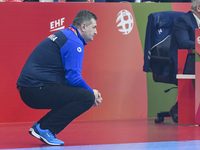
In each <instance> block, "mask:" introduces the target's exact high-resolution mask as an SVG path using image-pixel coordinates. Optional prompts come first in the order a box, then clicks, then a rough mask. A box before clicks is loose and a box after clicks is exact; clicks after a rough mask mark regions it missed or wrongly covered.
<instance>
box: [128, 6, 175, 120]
mask: <svg viewBox="0 0 200 150" xmlns="http://www.w3.org/2000/svg"><path fill="white" fill-rule="evenodd" d="M132 7H133V12H134V15H135V19H136V24H137V27H138V31H139V35H140V39H141V44H142V47H143V50H144V41H145V34H146V25H147V21H148V15H149V14H150V13H153V12H160V11H172V6H171V3H132ZM144 73H145V72H144ZM146 76H147V92H148V117H155V116H156V115H157V113H158V112H160V111H169V110H170V108H171V107H172V105H174V104H175V101H176V98H177V91H178V90H177V88H175V89H172V90H171V91H169V92H168V93H165V92H164V91H165V90H166V89H169V88H171V87H177V86H176V85H173V84H165V83H156V82H154V81H153V78H152V73H146Z"/></svg>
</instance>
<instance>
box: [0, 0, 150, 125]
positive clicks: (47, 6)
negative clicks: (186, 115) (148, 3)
mask: <svg viewBox="0 0 200 150" xmlns="http://www.w3.org/2000/svg"><path fill="white" fill-rule="evenodd" d="M81 9H88V10H91V11H93V12H94V13H95V14H96V15H97V16H98V20H97V25H98V27H97V30H98V34H97V36H95V37H94V41H93V42H91V43H88V45H87V46H86V47H85V58H84V64H83V77H84V78H85V80H86V82H87V83H88V84H89V85H90V86H91V87H92V88H96V89H98V90H99V91H100V92H101V93H102V97H103V103H102V104H101V105H100V106H99V107H95V108H92V109H90V110H89V111H88V112H86V113H85V114H83V115H82V116H80V117H79V118H78V119H79V120H104V119H106V120H107V119H108V120H109V119H135V118H146V117H147V89H146V75H145V74H144V73H143V71H142V66H143V59H142V58H143V52H142V47H141V42H140V39H139V34H138V30H137V25H136V22H135V18H134V14H133V11H132V6H131V4H130V3H107V4H106V3H34V2H33V3H0V14H3V15H1V16H0V20H1V24H0V33H1V34H0V41H1V50H0V66H1V74H0V83H1V85H0V95H1V99H0V100H1V105H0V114H1V117H0V122H20V121H35V120H38V119H39V118H40V117H42V115H44V113H46V111H40V110H33V109H31V108H28V107H27V106H26V105H25V104H24V103H23V102H22V101H21V99H20V97H19V94H18V92H17V90H16V85H15V84H16V81H17V78H18V76H19V74H20V71H21V69H22V67H23V65H24V63H25V61H26V59H27V57H28V56H29V54H30V53H31V52H32V50H33V49H34V48H35V47H36V46H37V44H38V43H39V42H40V41H41V40H43V39H44V38H46V37H47V36H49V35H50V34H52V33H53V32H55V31H53V32H50V31H51V30H54V29H57V28H59V27H65V28H67V27H68V26H69V25H70V24H71V23H72V20H73V18H74V16H75V15H76V13H77V12H78V11H79V10H81ZM123 9H125V10H128V11H129V12H130V14H131V15H132V16H133V22H134V26H133V29H132V31H131V32H130V33H129V34H128V35H124V34H122V33H121V32H119V31H118V29H119V28H118V27H117V24H118V23H119V22H117V23H116V20H117V17H118V13H119V12H120V11H121V10H123ZM8 10H9V11H8ZM125 19H127V18H125Z"/></svg>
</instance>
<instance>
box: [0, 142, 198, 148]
mask: <svg viewBox="0 0 200 150" xmlns="http://www.w3.org/2000/svg"><path fill="white" fill-rule="evenodd" d="M161 149H162V150H190V149H192V150H199V149H200V140H193V141H170V142H149V143H127V144H102V145H84V146H51V147H36V148H17V149H5V150H161ZM1 150H3V149H1Z"/></svg>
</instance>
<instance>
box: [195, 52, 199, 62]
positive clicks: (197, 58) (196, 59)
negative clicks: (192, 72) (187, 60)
mask: <svg viewBox="0 0 200 150" xmlns="http://www.w3.org/2000/svg"><path fill="white" fill-rule="evenodd" d="M195 62H200V57H199V54H198V53H197V52H196V51H195Z"/></svg>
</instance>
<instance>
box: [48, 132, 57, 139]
mask: <svg viewBox="0 0 200 150" xmlns="http://www.w3.org/2000/svg"><path fill="white" fill-rule="evenodd" d="M47 134H48V135H49V136H50V137H53V138H55V139H56V136H55V134H53V133H52V132H51V131H49V132H48V133H47Z"/></svg>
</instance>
